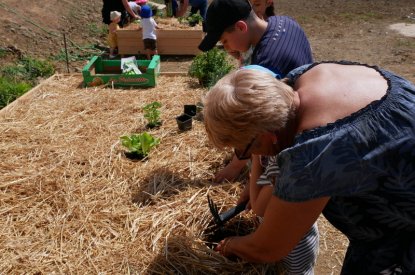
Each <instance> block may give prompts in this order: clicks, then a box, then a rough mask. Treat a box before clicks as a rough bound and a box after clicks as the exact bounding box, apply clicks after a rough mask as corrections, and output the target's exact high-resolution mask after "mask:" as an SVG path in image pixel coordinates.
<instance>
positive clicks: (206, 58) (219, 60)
mask: <svg viewBox="0 0 415 275" xmlns="http://www.w3.org/2000/svg"><path fill="white" fill-rule="evenodd" d="M233 68H234V66H233V65H232V63H231V62H230V61H229V57H228V55H227V53H226V52H225V51H224V50H220V49H218V48H213V49H212V50H210V51H207V52H204V53H200V54H198V55H197V56H196V57H195V58H194V59H193V61H192V64H191V65H190V68H189V75H190V76H191V77H196V78H197V79H199V83H200V84H201V85H202V86H204V87H211V86H213V85H215V84H216V82H217V81H218V80H219V79H220V78H222V77H223V76H224V75H225V74H227V73H229V72H230V71H231V70H232V69H233Z"/></svg>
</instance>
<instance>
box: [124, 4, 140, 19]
mask: <svg viewBox="0 0 415 275" xmlns="http://www.w3.org/2000/svg"><path fill="white" fill-rule="evenodd" d="M122 4H123V5H124V8H125V10H126V11H127V12H128V13H129V14H130V15H131V17H132V18H134V19H137V18H138V16H137V14H135V13H134V11H133V10H132V9H131V7H130V5H128V0H122Z"/></svg>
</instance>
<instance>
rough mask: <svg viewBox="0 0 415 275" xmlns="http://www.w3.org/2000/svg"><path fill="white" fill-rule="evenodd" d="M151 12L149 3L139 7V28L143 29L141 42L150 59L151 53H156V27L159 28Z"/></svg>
mask: <svg viewBox="0 0 415 275" xmlns="http://www.w3.org/2000/svg"><path fill="white" fill-rule="evenodd" d="M152 15H153V12H152V11H151V8H150V6H149V5H144V6H142V7H141V13H140V16H141V28H142V29H143V43H144V50H145V51H146V55H147V59H151V56H152V55H155V54H157V35H156V29H160V28H159V27H158V26H157V23H156V21H154V19H153V17H152Z"/></svg>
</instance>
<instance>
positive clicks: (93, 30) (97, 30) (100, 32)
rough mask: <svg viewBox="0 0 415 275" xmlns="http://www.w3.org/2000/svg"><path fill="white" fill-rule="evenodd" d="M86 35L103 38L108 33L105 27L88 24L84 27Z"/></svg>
mask: <svg viewBox="0 0 415 275" xmlns="http://www.w3.org/2000/svg"><path fill="white" fill-rule="evenodd" d="M86 28H87V30H88V34H89V35H90V36H94V37H105V36H106V35H107V33H108V27H107V25H103V24H100V25H98V24H96V23H90V24H88V25H87V26H86Z"/></svg>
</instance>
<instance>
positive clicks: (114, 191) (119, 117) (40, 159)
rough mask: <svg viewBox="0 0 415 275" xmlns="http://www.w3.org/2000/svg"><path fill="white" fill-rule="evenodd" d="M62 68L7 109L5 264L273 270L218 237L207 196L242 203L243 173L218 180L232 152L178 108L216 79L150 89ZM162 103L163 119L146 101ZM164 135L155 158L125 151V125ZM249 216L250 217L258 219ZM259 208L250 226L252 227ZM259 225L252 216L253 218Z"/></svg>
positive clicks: (13, 268)
mask: <svg viewBox="0 0 415 275" xmlns="http://www.w3.org/2000/svg"><path fill="white" fill-rule="evenodd" d="M81 83H82V78H81V77H80V76H79V75H71V76H64V75H56V76H54V77H53V79H52V80H49V81H47V82H45V83H44V84H41V85H40V86H39V87H38V88H36V89H35V90H34V91H33V92H30V93H29V94H28V95H27V96H24V97H23V98H21V99H20V100H18V101H17V102H15V103H13V104H12V105H10V106H9V107H7V108H5V109H4V110H2V111H1V112H0V155H1V158H2V161H1V162H0V192H1V201H0V214H1V219H0V273H1V274H23V273H39V274H41V273H64V274H68V273H75V274H76V273H82V274H97V273H102V274H103V273H105V274H130V273H133V274H138V273H139V274H173V273H174V274H200V273H203V274H219V273H220V274H235V273H238V274H242V273H243V274H265V273H267V272H268V274H270V270H273V271H275V270H276V267H275V266H267V265H253V264H248V263H244V262H232V261H229V260H227V259H225V258H224V257H222V256H220V255H219V254H217V253H216V252H213V251H212V250H211V249H210V248H209V247H208V246H207V245H206V244H205V241H206V240H205V239H204V230H205V229H206V228H207V226H208V224H209V222H210V220H211V215H210V212H209V209H208V206H207V200H206V196H207V194H208V193H209V194H210V196H211V197H212V198H213V199H214V200H215V202H217V203H218V205H219V206H220V207H223V208H228V207H230V206H232V205H233V204H234V203H235V202H236V199H237V197H238V194H239V192H240V184H238V183H235V184H224V185H220V186H214V185H212V184H211V178H212V176H213V174H214V172H215V171H216V170H217V169H218V168H219V167H220V166H221V165H223V159H224V156H225V154H224V153H223V152H220V151H217V150H216V149H214V148H213V147H212V146H211V145H209V143H208V141H207V137H206V134H205V131H204V127H203V124H202V123H201V122H198V121H194V123H193V129H192V130H191V131H187V132H184V133H180V132H178V128H177V125H176V121H175V117H176V116H177V115H179V114H181V113H182V111H183V105H184V104H195V103H196V102H198V101H200V99H201V97H202V96H203V94H204V93H205V92H206V90H203V89H201V88H199V86H198V85H197V83H196V81H194V80H191V79H189V78H187V77H180V76H177V77H167V76H161V77H159V81H158V85H157V87H155V88H148V89H144V88H141V89H111V88H105V87H94V88H82V86H81ZM153 101H159V102H161V103H162V108H161V118H162V120H163V125H162V126H161V127H160V128H159V129H153V130H147V129H146V128H145V125H146V120H145V119H144V117H143V113H142V110H141V107H142V106H144V105H145V104H148V103H150V102H153ZM142 131H148V132H150V133H151V134H152V135H153V136H155V137H158V138H160V139H161V142H160V145H159V146H158V147H157V148H156V149H154V150H153V151H152V152H151V153H150V156H149V158H148V160H146V161H138V162H134V161H131V160H129V159H127V158H126V157H125V156H124V149H123V148H122V146H121V145H120V142H119V137H120V136H121V135H125V134H131V133H139V132H142ZM246 221H248V222H246ZM250 221H252V217H250V216H249V215H247V214H245V215H241V216H240V217H239V220H238V219H236V221H235V222H237V223H239V226H240V227H244V228H245V229H247V228H248V229H249V230H252V229H253V227H254V225H253V224H252V223H251V222H250ZM249 227H252V228H249Z"/></svg>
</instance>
